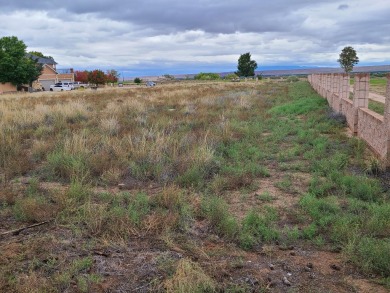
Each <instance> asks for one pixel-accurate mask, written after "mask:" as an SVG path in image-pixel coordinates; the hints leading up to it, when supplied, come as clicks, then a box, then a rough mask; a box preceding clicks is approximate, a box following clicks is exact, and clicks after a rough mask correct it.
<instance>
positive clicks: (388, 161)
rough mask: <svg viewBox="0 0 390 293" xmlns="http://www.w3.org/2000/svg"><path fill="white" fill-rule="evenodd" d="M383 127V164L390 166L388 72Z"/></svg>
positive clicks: (389, 77) (389, 90) (389, 94)
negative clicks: (384, 143)
mask: <svg viewBox="0 0 390 293" xmlns="http://www.w3.org/2000/svg"><path fill="white" fill-rule="evenodd" d="M383 127H384V130H385V131H384V132H385V135H386V138H385V139H386V146H385V147H386V151H385V157H384V161H385V166H386V167H390V73H389V74H387V86H386V100H385V112H384V114H383Z"/></svg>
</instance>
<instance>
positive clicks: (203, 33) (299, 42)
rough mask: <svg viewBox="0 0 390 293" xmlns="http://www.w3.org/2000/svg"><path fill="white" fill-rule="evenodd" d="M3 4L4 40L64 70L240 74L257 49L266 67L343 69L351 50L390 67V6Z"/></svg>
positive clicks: (83, 0)
mask: <svg viewBox="0 0 390 293" xmlns="http://www.w3.org/2000/svg"><path fill="white" fill-rule="evenodd" d="M0 7H1V9H0V19H1V25H0V34H1V35H16V36H18V37H19V38H21V39H23V40H24V41H25V43H26V44H27V45H28V46H29V48H32V49H35V50H41V51H43V52H46V53H47V54H48V55H52V56H54V57H56V58H57V59H58V58H59V63H60V64H64V65H72V66H73V65H74V66H86V65H90V66H99V65H104V66H110V65H111V66H122V65H125V66H137V65H139V64H148V65H155V66H157V67H161V66H168V65H167V64H169V68H168V69H170V68H173V67H174V66H175V64H176V65H177V66H193V67H194V68H197V67H196V66H206V67H207V68H209V67H208V66H210V68H212V65H213V64H215V68H219V67H221V66H222V67H223V66H226V67H228V66H233V68H232V70H234V69H235V68H234V64H235V63H236V61H237V58H238V56H239V54H241V53H245V52H248V51H250V52H251V53H252V56H253V57H254V58H256V60H257V61H258V63H259V64H260V65H261V64H275V65H285V64H286V63H288V64H287V65H290V64H298V65H305V64H318V65H324V64H330V65H335V66H337V62H336V59H337V55H338V53H339V51H340V49H341V48H342V47H344V46H346V45H352V46H354V47H356V48H357V49H358V54H359V56H360V60H361V61H363V62H364V61H366V62H370V59H372V58H373V57H372V56H374V57H375V60H376V62H388V63H389V62H390V61H389V60H390V56H389V53H388V52H389V51H390V50H389V48H390V37H389V36H388V34H386V33H384V32H387V31H390V22H389V21H388V15H390V2H389V1H388V0H377V1H373V2H372V3H370V4H369V5H368V4H367V1H365V0H344V1H340V0H319V1H312V0H294V1H290V0H273V1H258V0H242V1H237V0H234V1H232V0H224V1H219V0H214V1H204V0H198V1H191V2H189V1H176V0H168V1H167V0H165V1H162V0H154V1H150V0H149V1H147V0H144V1H141V0H135V1H131V2H130V1H128V2H126V1H125V2H124V1H101V0H95V1H91V0H79V1H77V2H74V1H59V0H50V1H49V0H41V1H39V0H37V1H30V0H28V1H27V0H22V1H18V0H13V1H9V0H8V1H4V0H0ZM359 49H360V50H359ZM373 52H375V54H373ZM80 56H81V57H80ZM366 56H367V57H366ZM378 60H379V61H378ZM183 64H185V65H183ZM190 64H191V65H190ZM172 66H173V67H172Z"/></svg>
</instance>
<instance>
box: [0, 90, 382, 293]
mask: <svg viewBox="0 0 390 293" xmlns="http://www.w3.org/2000/svg"><path fill="white" fill-rule="evenodd" d="M0 119H1V120H0V127H1V128H0V131H1V132H0V135H1V140H0V144H1V145H0V168H1V169H0V175H1V184H2V188H1V189H0V291H1V292H269V291H270V292H387V289H386V288H390V278H389V277H390V266H389V263H390V240H389V239H390V202H389V193H390V192H389V187H390V186H389V184H388V182H389V177H390V176H389V174H388V173H386V172H384V171H382V170H381V167H380V164H379V162H378V161H377V160H376V159H375V158H374V157H372V156H371V155H370V153H369V152H368V151H367V150H366V148H365V145H364V143H363V142H362V141H360V140H357V139H355V138H349V137H348V136H347V134H346V129H345V125H344V124H343V123H344V119H343V117H340V116H339V115H336V114H334V113H331V112H330V111H329V109H328V107H327V105H326V100H325V99H322V98H320V97H319V96H318V95H316V94H315V92H314V91H312V90H311V89H310V87H309V85H308V83H307V82H295V83H284V82H279V83H273V82H264V83H255V82H248V83H224V82H219V83H206V84H196V83H189V84H186V83H183V84H175V85H166V86H159V87H156V88H137V89H121V90H111V91H97V92H92V91H91V92H89V91H83V92H77V93H73V92H72V93H61V94H56V95H39V94H35V95H33V96H22V97H16V96H9V97H4V96H3V97H0ZM33 224H41V225H39V226H35V227H29V226H30V225H33ZM23 227H28V228H27V229H24V230H22V231H14V232H12V231H13V230H15V229H18V228H23ZM386 286H387V287H386Z"/></svg>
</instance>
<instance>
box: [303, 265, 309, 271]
mask: <svg viewBox="0 0 390 293" xmlns="http://www.w3.org/2000/svg"><path fill="white" fill-rule="evenodd" d="M303 269H304V270H305V272H311V268H309V267H308V266H305V267H304V268H303Z"/></svg>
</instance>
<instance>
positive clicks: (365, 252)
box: [345, 237, 390, 276]
mask: <svg viewBox="0 0 390 293" xmlns="http://www.w3.org/2000/svg"><path fill="white" fill-rule="evenodd" d="M345 252H346V254H347V256H348V257H349V259H350V260H351V261H352V262H353V263H354V264H355V265H356V266H357V267H359V268H360V269H362V270H363V272H365V273H372V272H375V273H377V274H380V275H382V276H389V275H390V266H389V263H390V240H389V239H387V238H385V239H374V238H370V237H357V238H354V239H351V240H350V241H349V242H348V244H347V246H346V251H345Z"/></svg>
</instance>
